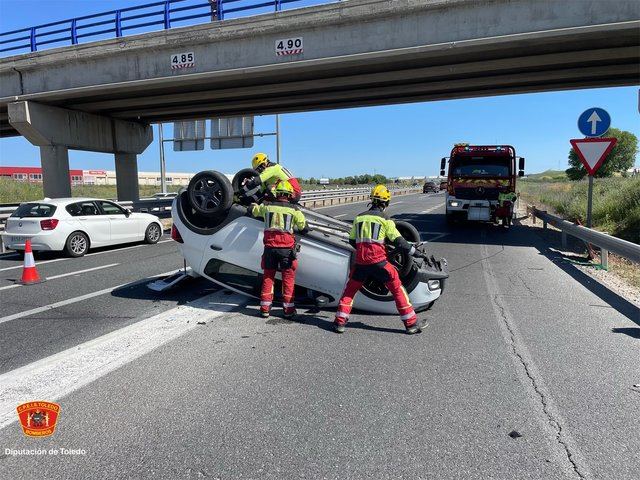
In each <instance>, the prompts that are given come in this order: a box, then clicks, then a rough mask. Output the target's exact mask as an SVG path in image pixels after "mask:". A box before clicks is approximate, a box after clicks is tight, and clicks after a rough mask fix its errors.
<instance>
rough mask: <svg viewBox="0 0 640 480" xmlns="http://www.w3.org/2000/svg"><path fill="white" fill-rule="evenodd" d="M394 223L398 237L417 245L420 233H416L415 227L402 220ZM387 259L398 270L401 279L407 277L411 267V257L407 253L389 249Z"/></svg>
mask: <svg viewBox="0 0 640 480" xmlns="http://www.w3.org/2000/svg"><path fill="white" fill-rule="evenodd" d="M395 223H396V228H397V229H398V231H399V232H400V235H402V236H403V238H404V239H405V240H406V241H407V242H410V243H417V242H419V241H420V232H418V230H417V229H416V227H414V226H413V225H411V224H410V223H409V222H404V221H402V220H396V222H395ZM388 258H389V261H390V262H391V264H392V265H393V266H394V267H396V268H397V269H398V275H400V278H401V279H402V278H404V277H406V276H407V275H409V272H411V267H412V266H413V257H412V256H411V255H409V252H406V251H402V250H399V249H396V248H390V249H389V252H388Z"/></svg>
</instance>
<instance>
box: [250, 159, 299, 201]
mask: <svg viewBox="0 0 640 480" xmlns="http://www.w3.org/2000/svg"><path fill="white" fill-rule="evenodd" d="M283 180H289V182H290V183H291V186H292V187H293V191H294V192H295V197H300V195H301V194H302V189H301V188H300V184H299V183H298V180H297V179H296V177H294V176H293V175H292V174H291V172H290V171H289V170H287V169H286V168H284V167H283V166H282V165H280V164H275V165H271V166H269V167H267V168H265V169H264V171H263V172H262V173H261V174H260V182H261V183H262V186H263V187H264V189H265V190H270V189H272V188H275V186H276V185H277V184H278V182H281V181H283Z"/></svg>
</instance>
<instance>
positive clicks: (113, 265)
mask: <svg viewBox="0 0 640 480" xmlns="http://www.w3.org/2000/svg"><path fill="white" fill-rule="evenodd" d="M116 265H120V264H119V263H110V264H109V265H101V266H99V267H93V268H86V269H84V270H76V271H75V272H69V273H62V274H60V275H54V276H52V277H46V278H45V280H55V279H56V278H63V277H70V276H71V275H79V274H81V273H86V272H93V271H94V270H102V269H103V268H109V267H115V266H116ZM17 287H24V285H23V284H21V283H15V284H13V285H7V286H6V287H0V290H8V289H10V288H17Z"/></svg>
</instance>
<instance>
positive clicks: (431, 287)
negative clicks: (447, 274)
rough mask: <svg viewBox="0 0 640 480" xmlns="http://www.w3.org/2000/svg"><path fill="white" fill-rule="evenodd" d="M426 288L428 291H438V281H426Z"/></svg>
mask: <svg viewBox="0 0 640 480" xmlns="http://www.w3.org/2000/svg"><path fill="white" fill-rule="evenodd" d="M427 287H429V290H431V291H433V290H439V289H440V280H428V281H427Z"/></svg>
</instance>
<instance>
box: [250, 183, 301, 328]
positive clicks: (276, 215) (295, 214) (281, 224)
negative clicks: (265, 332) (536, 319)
mask: <svg viewBox="0 0 640 480" xmlns="http://www.w3.org/2000/svg"><path fill="white" fill-rule="evenodd" d="M274 194H275V197H276V199H275V201H266V202H264V203H263V204H261V205H256V204H254V205H252V206H251V214H252V215H253V216H254V217H258V218H263V219H264V240H263V241H264V253H263V255H262V270H263V272H264V273H263V279H262V290H261V293H260V314H261V315H262V316H263V317H264V318H267V317H268V316H269V311H270V310H271V304H272V303H273V286H274V281H275V276H276V272H281V275H282V303H283V307H284V317H285V318H292V317H293V316H294V315H295V313H296V310H295V304H294V287H295V280H296V268H298V260H296V240H295V237H294V235H293V232H294V229H295V230H298V231H300V232H303V233H304V232H306V231H307V222H306V219H305V218H304V215H303V213H302V212H301V211H300V210H298V208H297V206H296V205H292V204H291V203H290V202H289V200H290V199H291V198H292V196H293V195H294V190H293V187H292V186H291V183H289V182H288V181H287V180H284V181H281V182H279V183H278V184H277V185H276V186H275V190H274Z"/></svg>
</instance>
